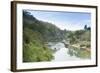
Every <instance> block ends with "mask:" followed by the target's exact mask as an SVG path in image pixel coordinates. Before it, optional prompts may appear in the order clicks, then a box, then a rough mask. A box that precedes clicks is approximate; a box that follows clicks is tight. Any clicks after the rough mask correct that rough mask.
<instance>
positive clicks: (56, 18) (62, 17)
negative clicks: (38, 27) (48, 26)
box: [27, 10, 91, 31]
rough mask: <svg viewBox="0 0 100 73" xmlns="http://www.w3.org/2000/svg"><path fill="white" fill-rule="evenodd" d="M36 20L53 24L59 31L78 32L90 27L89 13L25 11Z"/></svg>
mask: <svg viewBox="0 0 100 73" xmlns="http://www.w3.org/2000/svg"><path fill="white" fill-rule="evenodd" d="M27 11H28V12H30V13H31V15H33V16H34V17H35V18H37V19H38V20H42V21H46V22H50V23H53V24H54V25H56V26H57V27H59V28H60V29H61V30H64V29H66V30H71V31H75V30H80V29H84V26H85V25H87V26H88V27H91V13H82V12H81V13H80V12H61V11H58V12H57V11H36V10H27Z"/></svg>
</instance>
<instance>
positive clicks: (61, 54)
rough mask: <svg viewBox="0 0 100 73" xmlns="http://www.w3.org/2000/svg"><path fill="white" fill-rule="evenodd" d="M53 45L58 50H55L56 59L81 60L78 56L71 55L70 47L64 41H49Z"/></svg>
mask: <svg viewBox="0 0 100 73" xmlns="http://www.w3.org/2000/svg"><path fill="white" fill-rule="evenodd" d="M49 44H50V45H51V46H49V47H50V48H51V49H53V50H55V49H56V50H57V51H56V52H54V54H53V55H54V59H53V60H52V61H53V62H54V61H68V60H71V61H73V60H80V58H78V57H76V56H70V55H69V54H68V48H66V47H65V45H64V43H61V42H58V43H49Z"/></svg>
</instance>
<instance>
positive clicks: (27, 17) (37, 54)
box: [23, 11, 54, 62]
mask: <svg viewBox="0 0 100 73" xmlns="http://www.w3.org/2000/svg"><path fill="white" fill-rule="evenodd" d="M44 23H45V22H42V21H38V20H37V19H36V18H34V17H33V16H32V15H31V14H30V13H29V12H26V11H23V62H40V61H50V60H52V59H53V58H54V57H53V51H52V50H51V49H50V48H48V47H47V46H46V45H45V44H44V43H45V39H46V40H47V38H45V37H44V36H45V34H44V33H45V32H46V30H47V29H46V27H45V24H46V23H45V24H44ZM52 27H53V26H52ZM49 31H50V32H51V30H49ZM47 33H48V32H47Z"/></svg>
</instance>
